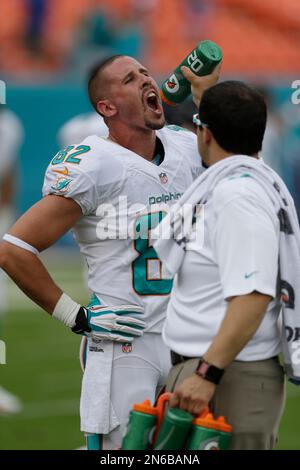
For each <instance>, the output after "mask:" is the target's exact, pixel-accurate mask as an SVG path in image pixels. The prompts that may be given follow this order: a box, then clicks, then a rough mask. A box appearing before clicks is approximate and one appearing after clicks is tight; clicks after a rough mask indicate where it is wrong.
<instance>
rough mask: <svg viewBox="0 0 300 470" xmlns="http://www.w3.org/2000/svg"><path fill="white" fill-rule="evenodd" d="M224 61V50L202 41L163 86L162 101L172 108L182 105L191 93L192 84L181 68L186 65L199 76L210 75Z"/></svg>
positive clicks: (212, 43)
mask: <svg viewBox="0 0 300 470" xmlns="http://www.w3.org/2000/svg"><path fill="white" fill-rule="evenodd" d="M221 60H222V50H221V49H220V47H219V46H218V45H217V44H215V43H214V42H212V41H208V40H207V41H201V42H200V43H199V44H198V46H197V47H196V48H195V49H193V50H192V51H191V52H190V53H189V55H188V56H187V57H186V58H185V59H184V60H183V61H182V62H181V64H179V65H178V67H177V68H176V69H175V70H174V72H173V73H172V74H171V75H170V76H169V77H168V78H167V79H166V80H165V81H164V82H163V84H162V86H161V98H162V100H163V101H164V102H165V103H167V104H169V105H172V106H176V105H178V104H179V103H182V101H184V100H185V99H186V98H187V97H188V96H189V94H190V93H191V84H190V82H189V81H188V80H187V79H186V78H185V77H184V75H183V73H182V71H181V67H182V66H183V65H185V66H186V67H189V68H190V69H191V70H192V72H194V73H195V74H196V75H198V76H203V75H209V74H210V73H211V72H212V71H213V69H214V68H215V67H216V65H218V64H219V63H220V62H221Z"/></svg>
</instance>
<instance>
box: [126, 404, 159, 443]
mask: <svg viewBox="0 0 300 470" xmlns="http://www.w3.org/2000/svg"><path fill="white" fill-rule="evenodd" d="M156 422H157V409H156V408H155V407H153V406H151V403H150V401H149V400H145V401H144V402H143V403H141V404H138V405H134V406H133V410H131V411H130V413H129V422H128V425H127V430H126V434H125V436H124V438H123V442H122V450H146V449H150V448H151V435H152V431H154V428H155V426H156Z"/></svg>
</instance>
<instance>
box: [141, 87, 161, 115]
mask: <svg viewBox="0 0 300 470" xmlns="http://www.w3.org/2000/svg"><path fill="white" fill-rule="evenodd" d="M143 98H144V103H145V106H146V108H150V110H151V111H153V112H154V113H155V114H156V115H159V116H161V115H162V113H163V110H162V106H161V102H160V99H159V97H158V96H157V94H156V93H155V92H154V91H153V90H149V91H146V92H145V93H144V96H143Z"/></svg>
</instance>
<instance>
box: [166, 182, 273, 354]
mask: <svg viewBox="0 0 300 470" xmlns="http://www.w3.org/2000/svg"><path fill="white" fill-rule="evenodd" d="M278 256H279V220H278V217H277V215H276V213H275V209H274V207H273V204H272V202H271V200H270V199H269V197H268V196H267V194H266V193H265V192H264V190H263V189H262V188H261V186H260V185H259V183H257V182H256V181H255V180H254V179H253V178H251V176H250V175H249V174H248V173H247V174H245V173H244V174H242V175H236V176H233V177H230V178H228V179H225V180H223V181H221V182H220V183H219V184H218V185H217V186H216V188H215V190H214V192H213V196H212V197H211V198H210V199H209V200H208V201H207V203H206V204H205V212H204V244H203V247H200V246H197V242H195V241H193V237H192V238H191V241H190V242H189V243H188V244H187V251H186V254H185V257H184V261H183V264H182V266H181V268H180V271H179V273H178V275H177V276H176V278H175V280H174V288H173V291H172V296H171V300H170V303H169V306H168V313H167V320H166V323H165V325H164V329H163V338H164V340H165V342H166V344H167V345H168V346H169V347H170V348H171V349H172V350H174V351H175V352H177V353H179V354H182V355H184V356H189V357H194V356H195V357H199V356H201V355H203V354H204V353H205V352H206V351H207V349H208V347H209V346H210V344H211V342H212V340H213V339H214V337H215V335H216V334H217V332H218V330H219V327H220V325H221V322H222V320H223V318H224V316H225V312H226V309H227V301H226V300H228V299H230V297H232V296H238V295H245V294H249V293H251V292H253V291H258V292H260V293H262V294H268V295H270V296H272V297H273V298H274V299H275V300H272V301H271V302H270V304H269V307H268V310H267V312H266V314H265V317H264V319H263V321H262V323H261V325H260V327H259V328H258V330H257V332H256V333H255V335H254V336H253V338H252V339H251V340H250V341H249V342H248V344H247V345H246V346H245V348H244V349H243V350H242V351H241V352H240V354H239V355H238V356H237V360H243V361H254V360H262V359H266V358H270V357H272V356H274V355H276V354H278V353H279V352H280V334H279V327H278V316H279V313H280V302H279V300H278V297H277V277H278ZM240 315H243V312H240Z"/></svg>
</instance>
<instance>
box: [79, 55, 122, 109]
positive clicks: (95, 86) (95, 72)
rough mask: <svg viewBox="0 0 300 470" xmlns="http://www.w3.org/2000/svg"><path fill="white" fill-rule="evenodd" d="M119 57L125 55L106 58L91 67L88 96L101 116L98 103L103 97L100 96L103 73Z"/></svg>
mask: <svg viewBox="0 0 300 470" xmlns="http://www.w3.org/2000/svg"><path fill="white" fill-rule="evenodd" d="M119 57H124V55H123V54H115V55H112V56H109V57H106V58H105V59H103V60H101V61H99V62H97V63H95V64H94V65H93V66H92V67H91V69H90V71H89V73H88V84H87V89H88V95H89V99H90V102H91V104H92V106H93V108H94V109H95V111H97V113H98V114H101V113H99V111H98V109H97V103H98V101H99V99H100V98H101V95H100V93H101V73H102V72H103V70H104V69H105V68H106V67H107V66H108V65H110V64H111V63H112V62H114V61H115V60H116V59H118V58H119Z"/></svg>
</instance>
